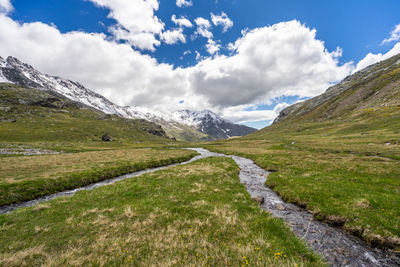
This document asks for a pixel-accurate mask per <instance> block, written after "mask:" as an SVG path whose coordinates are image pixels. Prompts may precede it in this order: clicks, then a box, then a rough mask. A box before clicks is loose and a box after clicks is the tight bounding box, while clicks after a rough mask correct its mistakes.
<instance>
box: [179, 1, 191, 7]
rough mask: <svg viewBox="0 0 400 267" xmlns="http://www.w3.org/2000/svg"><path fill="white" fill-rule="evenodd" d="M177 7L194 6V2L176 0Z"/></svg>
mask: <svg viewBox="0 0 400 267" xmlns="http://www.w3.org/2000/svg"><path fill="white" fill-rule="evenodd" d="M176 5H177V6H178V7H185V6H192V5H193V2H192V0H176Z"/></svg>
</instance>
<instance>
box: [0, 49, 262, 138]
mask: <svg viewBox="0 0 400 267" xmlns="http://www.w3.org/2000/svg"><path fill="white" fill-rule="evenodd" d="M0 82H10V83H14V84H18V85H20V86H24V87H30V88H35V89H39V90H49V91H53V92H56V93H58V94H61V95H63V96H65V97H67V98H69V99H71V100H74V101H78V102H81V103H83V104H85V105H88V106H90V107H93V108H95V109H98V110H100V111H103V112H105V113H107V114H116V115H118V116H120V117H123V118H128V119H145V120H148V121H151V122H154V123H157V124H160V125H161V126H162V127H163V128H164V130H165V131H166V132H167V134H168V135H169V136H170V137H173V138H176V139H179V140H187V141H197V140H216V139H227V138H230V137H233V136H243V135H246V134H249V133H252V132H254V131H256V129H254V128H251V127H248V126H244V125H239V124H235V123H233V122H230V121H228V120H226V119H224V118H222V117H221V116H219V115H217V114H215V113H213V112H211V111H209V110H203V111H189V110H179V111H175V112H171V113H161V112H158V111H155V110H151V109H149V108H143V107H134V106H125V107H122V106H119V105H117V104H114V103H113V102H111V101H110V100H108V99H107V98H105V97H104V96H102V95H100V94H98V93H95V92H93V91H91V90H89V89H87V88H86V87H84V86H83V85H82V84H80V83H78V82H74V81H71V80H68V79H63V78H60V77H56V76H51V75H48V74H43V73H41V72H39V71H37V70H36V69H34V68H33V67H32V66H30V65H28V64H26V63H23V62H22V61H20V60H19V59H17V58H15V57H11V56H9V57H7V59H3V58H2V57H0Z"/></svg>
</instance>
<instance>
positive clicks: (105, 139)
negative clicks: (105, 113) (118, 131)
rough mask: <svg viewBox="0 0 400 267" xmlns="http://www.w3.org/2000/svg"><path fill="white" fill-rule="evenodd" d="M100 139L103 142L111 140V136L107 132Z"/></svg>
mask: <svg viewBox="0 0 400 267" xmlns="http://www.w3.org/2000/svg"><path fill="white" fill-rule="evenodd" d="M101 140H102V141H104V142H110V141H112V139H111V137H110V136H109V135H108V134H104V135H103V136H102V137H101Z"/></svg>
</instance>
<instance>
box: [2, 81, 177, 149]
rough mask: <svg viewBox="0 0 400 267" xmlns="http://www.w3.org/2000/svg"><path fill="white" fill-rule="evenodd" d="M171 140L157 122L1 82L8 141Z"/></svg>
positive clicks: (3, 120)
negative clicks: (125, 115) (113, 113)
mask: <svg viewBox="0 0 400 267" xmlns="http://www.w3.org/2000/svg"><path fill="white" fill-rule="evenodd" d="M110 139H111V140H113V141H116V142H130V143H137V142H147V141H148V142H170V141H171V140H170V139H169V138H168V136H167V135H166V133H165V132H164V130H163V129H162V128H161V127H160V126H159V125H157V124H155V123H153V122H149V121H147V120H142V119H125V118H122V117H119V116H117V115H111V114H106V113H104V112H101V111H99V110H97V109H94V108H92V107H89V106H87V105H85V104H82V103H80V102H76V101H72V100H70V99H68V98H66V97H64V96H62V95H60V94H58V93H55V92H52V91H42V90H37V89H32V88H25V87H21V86H18V85H13V84H9V83H0V140H2V141H4V142H22V143H25V142H54V141H58V142H67V141H71V142H102V141H111V140H110Z"/></svg>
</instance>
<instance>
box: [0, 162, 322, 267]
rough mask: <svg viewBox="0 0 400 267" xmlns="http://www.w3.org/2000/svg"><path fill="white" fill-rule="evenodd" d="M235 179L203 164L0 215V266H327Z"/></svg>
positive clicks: (227, 165)
mask: <svg viewBox="0 0 400 267" xmlns="http://www.w3.org/2000/svg"><path fill="white" fill-rule="evenodd" d="M238 171H239V169H238V167H237V165H236V164H235V163H234V161H233V160H231V159H227V158H208V159H203V160H199V161H195V162H193V163H191V164H188V165H183V166H177V167H173V168H169V169H166V170H163V171H158V172H154V173H151V174H146V175H143V176H140V177H137V178H134V179H128V180H125V181H122V182H119V183H116V184H113V185H109V186H105V187H101V188H97V189H95V190H93V191H81V192H78V193H77V194H76V195H74V196H73V197H64V198H58V199H55V200H52V201H50V202H46V203H42V204H39V205H37V206H35V207H31V208H24V209H20V210H17V211H15V212H12V213H9V214H5V215H0V233H1V236H2V238H1V240H0V265H5V266H21V265H27V266H31V265H50V266H60V265H112V266H121V265H129V266H132V265H134V266H152V265H154V266H155V265H157V266H177V265H178V266H190V265H195V266H199V265H213V266H218V265H225V266H226V265H234V266H237V265H244V266H246V265H253V266H258V265H259V266H265V265H268V266H323V265H325V264H324V262H323V261H322V260H321V259H320V258H319V257H318V256H316V255H315V254H314V253H313V252H311V251H310V250H309V249H307V248H306V246H305V244H304V243H303V242H301V241H299V240H298V239H297V238H296V237H295V236H294V234H293V233H292V232H291V231H290V230H289V229H288V227H287V226H285V224H284V223H283V221H281V220H279V219H274V218H272V217H271V216H270V215H269V214H267V213H266V212H263V211H261V210H260V209H259V207H258V206H257V204H256V203H255V202H254V201H252V200H251V198H250V196H249V195H248V193H247V192H246V189H245V187H244V186H243V185H242V184H240V182H239V177H238ZM178 188H179V190H177V189H178Z"/></svg>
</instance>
